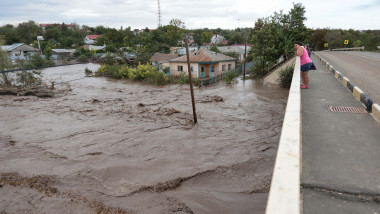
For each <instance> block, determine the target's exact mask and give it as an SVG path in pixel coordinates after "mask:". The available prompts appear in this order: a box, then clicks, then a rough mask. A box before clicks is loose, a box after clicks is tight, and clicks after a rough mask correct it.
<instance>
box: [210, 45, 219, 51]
mask: <svg viewBox="0 0 380 214" xmlns="http://www.w3.org/2000/svg"><path fill="white" fill-rule="evenodd" d="M210 51H214V52H216V53H220V50H219V49H218V47H217V46H216V45H213V46H211V48H210Z"/></svg>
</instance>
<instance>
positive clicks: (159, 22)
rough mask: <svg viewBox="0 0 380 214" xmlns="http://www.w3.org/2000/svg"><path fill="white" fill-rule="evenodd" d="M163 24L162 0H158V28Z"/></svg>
mask: <svg viewBox="0 0 380 214" xmlns="http://www.w3.org/2000/svg"><path fill="white" fill-rule="evenodd" d="M161 26H162V25H161V7H160V0H158V28H160V27H161Z"/></svg>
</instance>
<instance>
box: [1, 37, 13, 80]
mask: <svg viewBox="0 0 380 214" xmlns="http://www.w3.org/2000/svg"><path fill="white" fill-rule="evenodd" d="M3 44H4V40H3V39H2V38H1V37H0V46H1V45H3ZM10 67H11V63H10V60H9V56H8V54H7V52H5V51H3V49H1V48H0V71H4V70H5V69H8V68H10ZM0 84H4V85H10V84H11V81H10V79H9V76H8V74H7V73H1V76H0Z"/></svg>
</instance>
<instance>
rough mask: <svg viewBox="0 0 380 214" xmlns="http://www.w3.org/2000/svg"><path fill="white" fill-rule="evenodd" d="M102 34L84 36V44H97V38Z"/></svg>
mask: <svg viewBox="0 0 380 214" xmlns="http://www.w3.org/2000/svg"><path fill="white" fill-rule="evenodd" d="M100 36H101V35H87V36H86V37H85V38H84V44H86V45H93V44H95V40H96V39H97V38H99V37H100Z"/></svg>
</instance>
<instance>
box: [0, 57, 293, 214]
mask: <svg viewBox="0 0 380 214" xmlns="http://www.w3.org/2000/svg"><path fill="white" fill-rule="evenodd" d="M85 67H88V68H90V69H92V70H95V69H96V68H97V67H98V65H95V64H87V65H73V66H66V67H58V68H51V69H45V70H43V73H42V74H43V76H44V79H45V80H46V82H47V83H49V82H50V81H55V83H56V87H57V90H64V91H63V92H62V93H60V94H58V95H57V96H56V97H55V98H47V99H43V98H37V97H16V96H1V97H0V108H1V111H0V130H1V132H0V147H1V150H0V173H1V176H2V179H1V180H0V184H1V185H0V186H1V188H0V195H2V198H1V199H0V207H1V208H0V212H5V213H22V212H25V211H27V212H31V213H52V211H54V213H72V212H75V213H96V212H98V211H99V210H103V211H104V210H107V209H108V210H111V211H112V209H113V210H115V209H118V210H120V212H119V213H152V214H153V213H157V214H158V213H264V209H265V205H266V200H267V195H268V192H269V185H270V181H271V175H272V169H273V164H274V160H275V153H276V150H277V144H278V140H279V137H280V131H281V126H282V121H283V116H284V111H285V105H286V100H287V94H288V91H287V90H283V89H280V88H277V87H271V86H269V85H263V83H262V82H260V81H252V80H247V81H245V82H243V81H241V80H240V79H239V80H237V82H235V83H234V84H232V85H226V84H225V83H224V82H220V83H218V84H215V85H212V86H208V87H202V88H200V89H198V88H197V89H195V98H196V102H197V103H196V108H197V113H198V124H197V125H195V126H194V127H193V126H192V122H191V120H192V117H193V116H192V114H191V113H192V110H191V99H190V91H189V87H188V86H187V85H169V86H163V87H154V86H147V85H142V84H138V83H131V82H127V81H115V80H108V79H106V78H95V77H86V78H85V77H84V69H85ZM60 83H62V84H60ZM220 97H221V98H223V101H222V102H220ZM7 173H8V174H7ZM9 173H13V174H9ZM36 176H37V177H36ZM15 181H17V182H15ZM104 213H107V212H104ZM109 213H111V212H109Z"/></svg>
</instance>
